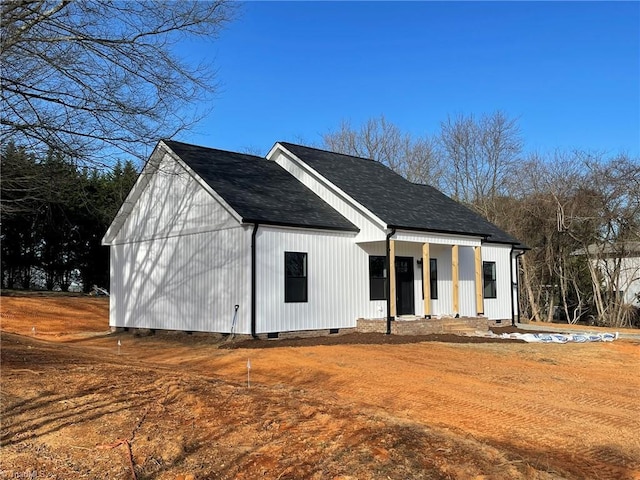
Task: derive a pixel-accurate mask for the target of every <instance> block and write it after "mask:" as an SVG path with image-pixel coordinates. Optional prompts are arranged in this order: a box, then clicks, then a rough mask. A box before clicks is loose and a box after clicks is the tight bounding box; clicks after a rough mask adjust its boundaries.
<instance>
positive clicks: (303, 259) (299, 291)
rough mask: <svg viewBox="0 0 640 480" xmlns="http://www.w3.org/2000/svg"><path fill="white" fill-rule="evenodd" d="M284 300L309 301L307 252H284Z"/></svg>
mask: <svg viewBox="0 0 640 480" xmlns="http://www.w3.org/2000/svg"><path fill="white" fill-rule="evenodd" d="M284 275H285V281H284V301H285V302H306V301H307V254H306V253H300V252H284Z"/></svg>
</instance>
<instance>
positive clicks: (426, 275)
mask: <svg viewBox="0 0 640 480" xmlns="http://www.w3.org/2000/svg"><path fill="white" fill-rule="evenodd" d="M429 260H430V254H429V244H428V243H423V244H422V288H423V290H424V316H425V317H427V318H429V317H431V264H430V262H429Z"/></svg>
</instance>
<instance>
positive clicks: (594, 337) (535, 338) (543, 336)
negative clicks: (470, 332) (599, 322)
mask: <svg viewBox="0 0 640 480" xmlns="http://www.w3.org/2000/svg"><path fill="white" fill-rule="evenodd" d="M492 337H495V338H513V339H516V340H524V341H525V342H528V343H570V342H573V343H586V342H613V341H614V340H616V339H617V338H618V332H615V333H608V332H607V333H503V334H501V335H492Z"/></svg>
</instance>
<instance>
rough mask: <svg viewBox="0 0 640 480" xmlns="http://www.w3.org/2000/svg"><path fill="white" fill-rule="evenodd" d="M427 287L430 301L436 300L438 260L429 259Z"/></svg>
mask: <svg viewBox="0 0 640 480" xmlns="http://www.w3.org/2000/svg"><path fill="white" fill-rule="evenodd" d="M429 287H430V290H431V292H430V296H429V298H430V299H431V300H437V299H438V259H437V258H430V259H429ZM422 299H423V300H424V271H423V273H422Z"/></svg>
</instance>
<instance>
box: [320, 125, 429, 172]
mask: <svg viewBox="0 0 640 480" xmlns="http://www.w3.org/2000/svg"><path fill="white" fill-rule="evenodd" d="M323 142H324V145H323V146H324V147H325V148H328V149H330V150H332V151H334V152H338V153H344V154H347V155H354V156H357V157H364V158H371V159H373V160H376V161H378V162H380V163H383V164H384V165H387V166H388V167H389V168H391V169H392V170H394V171H395V172H396V173H399V174H400V175H402V176H404V177H405V178H407V179H408V180H410V181H412V182H418V183H428V184H430V185H437V183H438V182H439V180H440V178H441V170H440V161H439V155H438V150H437V146H436V144H435V142H434V141H433V140H432V139H430V138H429V137H427V136H425V137H419V138H414V137H413V136H412V135H410V134H408V133H403V132H402V131H401V130H400V128H399V127H398V126H396V125H395V124H393V123H391V122H389V121H388V120H387V119H386V118H385V117H384V116H380V117H378V118H371V119H369V120H368V121H367V122H365V123H364V124H363V125H362V126H361V127H359V128H354V127H352V126H351V124H350V123H349V122H342V123H341V124H340V127H339V128H338V130H336V131H334V132H329V133H326V134H325V135H323Z"/></svg>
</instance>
